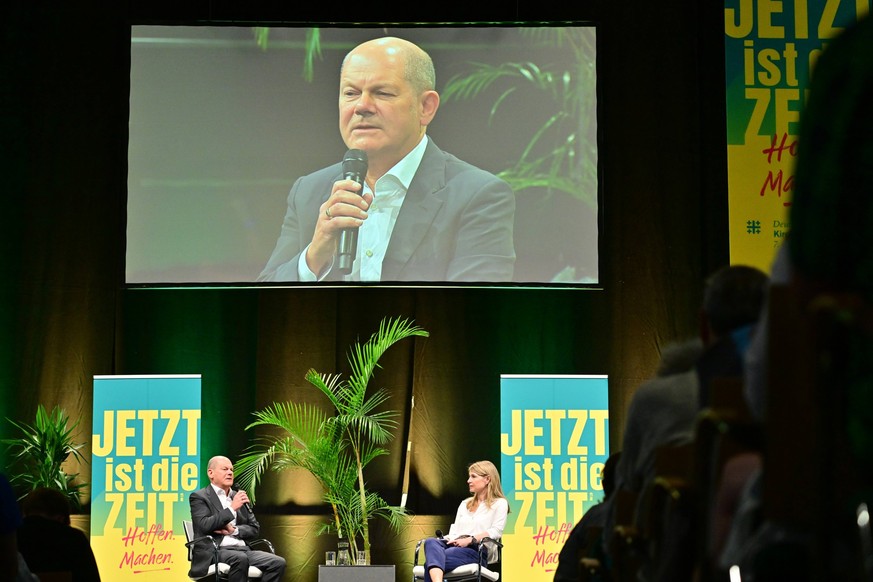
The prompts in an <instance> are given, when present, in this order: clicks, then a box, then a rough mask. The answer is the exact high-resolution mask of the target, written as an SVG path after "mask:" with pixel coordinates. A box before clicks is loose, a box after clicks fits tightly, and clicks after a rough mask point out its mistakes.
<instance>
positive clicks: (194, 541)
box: [185, 536, 218, 548]
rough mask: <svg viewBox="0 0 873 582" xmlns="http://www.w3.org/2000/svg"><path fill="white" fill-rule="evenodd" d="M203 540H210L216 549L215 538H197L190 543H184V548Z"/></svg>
mask: <svg viewBox="0 0 873 582" xmlns="http://www.w3.org/2000/svg"><path fill="white" fill-rule="evenodd" d="M203 540H210V541H211V542H212V545H213V547H215V548H218V542H217V541H215V538H214V537H212V536H200V537H199V538H194V539H193V540H191V541H190V542H185V547H186V548H190V547H191V546H193V545H194V544H196V543H199V542H202V541H203Z"/></svg>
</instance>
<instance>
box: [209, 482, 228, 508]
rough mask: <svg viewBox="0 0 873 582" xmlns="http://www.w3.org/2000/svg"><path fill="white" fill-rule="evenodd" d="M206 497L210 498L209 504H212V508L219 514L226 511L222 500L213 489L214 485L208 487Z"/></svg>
mask: <svg viewBox="0 0 873 582" xmlns="http://www.w3.org/2000/svg"><path fill="white" fill-rule="evenodd" d="M206 497H207V498H209V503H211V504H212V507H214V508H215V510H216V511H217V512H219V513H221V511H222V510H223V509H224V506H223V505H222V504H221V499H219V498H218V494H217V493H216V492H215V489H213V488H212V485H209V486H207V487H206Z"/></svg>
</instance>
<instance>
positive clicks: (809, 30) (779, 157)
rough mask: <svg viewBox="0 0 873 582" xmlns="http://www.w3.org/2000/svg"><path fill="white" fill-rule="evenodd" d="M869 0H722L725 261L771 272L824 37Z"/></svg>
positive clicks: (867, 7)
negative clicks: (727, 246)
mask: <svg viewBox="0 0 873 582" xmlns="http://www.w3.org/2000/svg"><path fill="white" fill-rule="evenodd" d="M870 3H871V0H795V1H784V0H726V1H725V9H724V22H725V77H726V78H725V82H726V84H725V86H726V91H727V95H726V98H727V99H726V107H727V142H728V143H727V163H728V198H729V201H728V206H729V221H730V222H729V231H730V260H731V263H732V264H746V265H752V266H755V267H758V268H760V269H763V270H764V271H765V272H769V270H770V265H771V263H772V261H773V257H774V255H775V252H776V249H778V248H779V246H780V245H781V244H782V241H783V240H784V239H785V235H786V234H787V233H788V229H789V227H790V225H789V224H788V208H789V207H790V206H791V197H792V192H793V183H794V162H795V156H796V155H797V134H798V121H799V118H800V112H801V110H802V109H803V106H804V102H805V99H806V90H807V86H808V84H809V78H810V75H811V73H812V71H813V68H814V66H815V62H816V59H817V58H818V55H819V54H820V53H821V51H822V49H823V48H824V47H826V46H827V43H828V40H829V39H831V38H833V37H834V35H836V34H838V33H839V32H841V31H842V30H843V29H844V28H845V27H846V26H847V25H848V24H851V23H852V22H854V21H855V20H857V18H858V17H860V16H861V15H863V14H865V13H867V12H868V11H869V10H870Z"/></svg>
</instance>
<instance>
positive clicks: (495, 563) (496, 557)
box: [412, 538, 503, 582]
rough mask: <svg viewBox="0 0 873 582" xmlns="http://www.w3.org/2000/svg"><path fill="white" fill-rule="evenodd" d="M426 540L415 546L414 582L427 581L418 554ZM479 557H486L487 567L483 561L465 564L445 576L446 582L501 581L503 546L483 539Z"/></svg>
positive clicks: (419, 541)
mask: <svg viewBox="0 0 873 582" xmlns="http://www.w3.org/2000/svg"><path fill="white" fill-rule="evenodd" d="M423 543H424V540H423V539H422V540H418V542H417V543H416V544H415V559H414V561H413V565H412V581H413V582H417V581H418V580H424V579H425V571H424V564H421V565H419V563H418V553H419V550H420V549H421V544H423ZM479 555H480V557H485V562H486V563H487V566H483V565H482V560H481V559H480V561H479V562H478V563H476V564H464V565H463V566H458V567H457V568H455V569H454V570H451V571H450V572H446V573H445V574H444V575H443V580H444V581H445V582H472V581H474V580H475V581H476V582H482V580H489V581H490V582H495V581H496V580H499V579H500V572H501V563H502V561H503V544H502V543H500V541H499V540H495V539H492V538H482V540H481V541H480V542H479Z"/></svg>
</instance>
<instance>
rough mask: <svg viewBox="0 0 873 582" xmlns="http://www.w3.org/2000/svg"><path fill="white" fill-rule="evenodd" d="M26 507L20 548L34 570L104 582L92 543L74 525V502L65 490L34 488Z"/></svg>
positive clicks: (75, 581)
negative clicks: (72, 518)
mask: <svg viewBox="0 0 873 582" xmlns="http://www.w3.org/2000/svg"><path fill="white" fill-rule="evenodd" d="M22 509H23V513H24V520H23V521H22V523H21V527H20V528H19V529H18V547H19V550H20V551H21V555H22V556H24V559H25V561H26V562H27V565H28V566H29V567H30V569H31V570H32V571H33V572H35V573H36V574H37V575H39V574H40V573H41V572H70V573H71V574H72V582H100V573H99V571H98V569H97V561H96V560H95V559H94V552H93V551H92V550H91V544H90V542H89V540H88V537H87V536H86V535H85V532H83V531H82V530H80V529H77V528H75V527H72V526H71V525H70V503H69V500H68V499H67V497H66V496H65V495H64V494H63V493H62V492H60V491H58V490H57V489H50V488H48V487H40V488H38V489H34V490H33V491H31V492H30V493H29V494H28V495H27V497H25V498H24V502H23V503H22Z"/></svg>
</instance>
